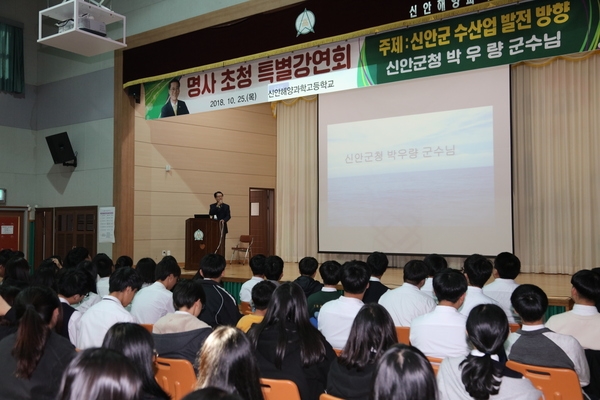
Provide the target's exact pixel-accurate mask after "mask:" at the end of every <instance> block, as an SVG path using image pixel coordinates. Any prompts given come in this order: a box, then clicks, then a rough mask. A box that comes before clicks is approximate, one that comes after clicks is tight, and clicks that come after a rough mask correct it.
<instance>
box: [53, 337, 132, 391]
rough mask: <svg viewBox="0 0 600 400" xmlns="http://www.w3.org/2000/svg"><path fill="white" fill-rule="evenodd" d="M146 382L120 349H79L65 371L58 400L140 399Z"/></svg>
mask: <svg viewBox="0 0 600 400" xmlns="http://www.w3.org/2000/svg"><path fill="white" fill-rule="evenodd" d="M141 388H142V381H141V379H140V377H139V376H138V374H137V373H136V371H135V367H134V366H133V364H132V363H131V362H130V361H129V360H128V359H127V357H125V356H124V355H123V354H121V353H120V352H118V351H115V350H109V349H100V348H92V349H87V350H83V351H81V352H79V353H78V354H77V356H76V357H75V358H74V359H73V360H72V361H71V363H70V364H69V366H68V367H67V369H66V370H65V372H64V373H63V377H62V382H61V384H60V389H59V392H58V396H57V397H56V399H57V400H80V399H86V400H106V399H119V400H138V399H139V394H140V391H141Z"/></svg>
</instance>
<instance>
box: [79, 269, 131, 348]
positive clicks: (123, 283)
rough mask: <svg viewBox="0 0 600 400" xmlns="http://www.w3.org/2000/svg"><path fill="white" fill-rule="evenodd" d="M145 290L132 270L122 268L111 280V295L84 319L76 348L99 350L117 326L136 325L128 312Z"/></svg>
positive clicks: (88, 312) (85, 314)
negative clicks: (94, 348)
mask: <svg viewBox="0 0 600 400" xmlns="http://www.w3.org/2000/svg"><path fill="white" fill-rule="evenodd" d="M140 287H142V279H141V278H140V276H139V274H138V273H137V271H136V270H135V269H133V268H121V269H119V270H117V271H115V272H114V273H113V274H112V275H111V276H110V281H109V291H110V294H109V295H107V296H104V297H103V298H102V301H100V302H99V303H96V304H95V305H93V306H92V307H90V309H88V310H87V311H86V312H85V313H84V314H83V317H81V323H80V330H79V340H78V342H77V347H78V348H79V349H87V348H89V347H99V346H100V345H101V344H102V340H103V339H104V335H105V334H106V332H107V331H108V330H109V329H110V327H111V326H113V325H114V324H116V323H118V322H136V320H135V318H134V317H133V316H132V315H131V314H130V313H129V312H128V311H127V310H126V309H125V307H127V305H129V303H131V301H132V300H133V296H135V293H136V292H137V291H138V290H139V289H140Z"/></svg>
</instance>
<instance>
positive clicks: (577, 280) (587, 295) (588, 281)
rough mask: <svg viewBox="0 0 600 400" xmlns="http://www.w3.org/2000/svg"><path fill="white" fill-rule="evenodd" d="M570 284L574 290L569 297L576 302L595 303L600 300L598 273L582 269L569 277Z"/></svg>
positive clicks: (599, 275) (599, 278)
mask: <svg viewBox="0 0 600 400" xmlns="http://www.w3.org/2000/svg"><path fill="white" fill-rule="evenodd" d="M571 285H573V289H574V290H575V292H572V293H571V297H572V298H573V300H574V301H575V303H577V304H581V303H585V304H586V305H595V304H596V303H597V302H598V300H600V274H597V273H596V272H594V271H592V270H589V269H582V270H581V271H577V272H576V273H575V274H574V275H573V276H572V277H571Z"/></svg>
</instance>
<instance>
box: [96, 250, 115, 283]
mask: <svg viewBox="0 0 600 400" xmlns="http://www.w3.org/2000/svg"><path fill="white" fill-rule="evenodd" d="M92 262H93V263H94V265H95V266H96V270H97V271H98V275H99V276H100V278H107V277H109V276H110V274H112V272H113V270H114V269H115V265H114V263H113V261H112V259H111V258H110V257H109V256H108V255H106V254H104V253H98V254H96V256H95V257H94V258H93V259H92Z"/></svg>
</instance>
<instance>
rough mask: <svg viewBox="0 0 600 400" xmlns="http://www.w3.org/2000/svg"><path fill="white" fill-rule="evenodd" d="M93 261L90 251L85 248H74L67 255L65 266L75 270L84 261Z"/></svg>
mask: <svg viewBox="0 0 600 400" xmlns="http://www.w3.org/2000/svg"><path fill="white" fill-rule="evenodd" d="M91 259H92V257H91V256H90V251H89V250H88V249H86V248H85V247H81V246H78V247H73V248H72V249H71V250H69V252H68V253H67V256H66V257H65V260H64V263H63V266H64V267H65V268H75V267H76V266H77V264H79V263H80V262H82V261H83V260H91Z"/></svg>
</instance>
